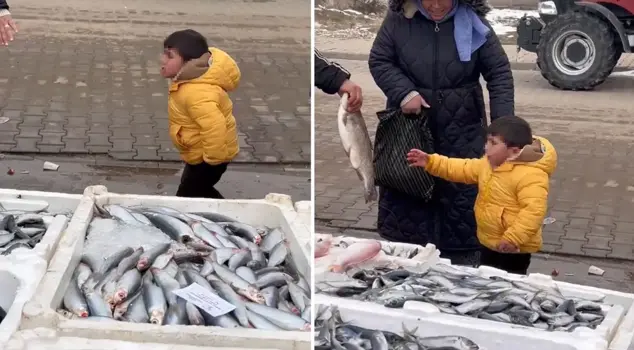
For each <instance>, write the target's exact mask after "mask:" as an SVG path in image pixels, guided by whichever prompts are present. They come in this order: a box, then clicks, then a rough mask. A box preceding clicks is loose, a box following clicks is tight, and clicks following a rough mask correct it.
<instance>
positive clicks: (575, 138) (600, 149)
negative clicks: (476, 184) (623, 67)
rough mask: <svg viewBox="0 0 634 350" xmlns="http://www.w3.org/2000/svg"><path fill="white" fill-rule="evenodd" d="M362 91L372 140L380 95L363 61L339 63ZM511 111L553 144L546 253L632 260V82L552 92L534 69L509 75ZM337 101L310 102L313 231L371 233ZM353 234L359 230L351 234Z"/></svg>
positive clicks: (372, 216)
mask: <svg viewBox="0 0 634 350" xmlns="http://www.w3.org/2000/svg"><path fill="white" fill-rule="evenodd" d="M339 63H341V64H342V65H343V66H345V67H346V68H347V69H349V70H351V71H352V77H353V80H355V81H357V82H358V83H359V84H360V85H361V86H362V87H363V88H364V95H365V102H364V111H365V117H366V121H367V123H368V128H369V129H370V134H371V136H372V138H374V130H375V128H376V118H375V117H374V116H373V113H374V112H376V111H378V110H381V109H382V108H383V107H384V103H385V98H384V96H383V94H382V93H381V91H380V90H379V89H378V87H376V85H375V84H374V82H373V80H372V78H371V76H370V74H369V72H368V71H367V63H366V62H364V61H348V60H339ZM514 77H515V84H516V85H515V88H516V113H517V114H518V115H519V116H522V117H524V118H526V119H527V120H528V121H529V122H531V124H532V126H533V128H534V131H535V133H536V134H538V135H542V136H545V137H548V138H549V139H550V140H551V141H552V142H553V143H554V145H555V146H556V147H557V151H558V154H559V166H558V169H557V172H556V173H555V175H554V177H553V179H552V187H551V193H550V202H549V208H550V209H549V215H550V216H552V217H554V218H555V219H556V221H555V223H553V224H551V225H547V226H545V228H544V247H543V251H545V252H557V253H563V254H573V255H584V256H591V257H609V258H621V259H630V260H634V250H633V249H634V164H633V163H632V161H631V159H632V156H633V155H634V143H633V142H632V141H633V139H634V117H633V114H632V113H633V112H634V106H633V105H632V104H631V100H632V89H634V77H631V76H627V75H626V74H624V73H615V74H614V75H613V76H612V77H611V78H610V79H608V81H607V82H606V83H605V84H603V85H602V86H600V87H599V88H598V89H597V90H596V91H594V92H566V91H560V90H556V89H554V88H551V87H550V86H549V85H548V83H547V82H545V81H544V80H543V79H542V77H541V75H540V74H539V73H538V72H534V71H526V70H524V71H514ZM337 104H338V98H335V97H333V96H327V95H325V94H323V93H321V92H319V93H318V94H317V95H316V101H315V114H316V115H315V124H316V126H315V128H316V129H315V138H316V139H315V158H316V159H315V169H316V170H315V199H316V204H315V211H316V214H315V215H316V220H317V227H318V231H319V230H321V229H324V228H335V229H336V230H338V231H342V232H346V233H355V234H363V233H366V232H367V231H368V230H375V228H376V212H377V208H376V204H374V205H372V206H367V205H366V204H365V203H364V201H363V196H362V187H361V184H360V182H359V180H358V178H357V176H356V174H355V173H354V171H353V170H352V168H351V167H350V165H349V161H348V159H347V158H346V156H345V154H344V152H343V149H342V146H341V141H340V139H339V136H338V131H337V124H336V110H337ZM355 230H360V231H355Z"/></svg>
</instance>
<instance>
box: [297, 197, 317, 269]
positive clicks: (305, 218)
mask: <svg viewBox="0 0 634 350" xmlns="http://www.w3.org/2000/svg"><path fill="white" fill-rule="evenodd" d="M295 211H296V212H297V215H298V216H299V218H300V220H301V222H302V223H303V225H304V226H305V228H306V230H305V232H306V233H308V234H307V235H306V236H304V237H298V238H299V239H301V240H302V241H303V242H302V245H303V246H305V247H306V249H307V250H308V253H309V259H312V256H313V255H312V253H311V251H312V246H313V236H312V234H311V233H312V232H313V226H314V220H313V205H312V202H311V201H299V202H295Z"/></svg>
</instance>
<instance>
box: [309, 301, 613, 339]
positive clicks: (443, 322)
mask: <svg viewBox="0 0 634 350" xmlns="http://www.w3.org/2000/svg"><path fill="white" fill-rule="evenodd" d="M313 305H314V306H313V307H314V309H315V313H317V312H318V310H320V308H321V307H322V306H336V307H337V308H338V309H339V311H340V313H341V316H342V319H343V321H344V322H350V323H351V324H353V325H356V326H359V327H363V328H366V329H370V330H380V331H387V332H394V333H397V334H402V330H403V325H405V326H406V327H407V329H408V330H410V331H413V330H416V334H417V335H418V336H421V337H433V336H443V335H460V336H464V337H467V338H469V339H471V340H473V341H474V342H475V343H476V344H478V345H480V347H481V348H482V349H487V350H506V349H508V348H509V347H510V344H513V349H516V350H534V349H540V350H605V349H607V346H608V343H607V341H605V340H604V339H600V338H597V337H590V338H586V337H576V338H575V337H570V334H569V333H564V332H547V331H543V330H538V329H530V328H525V327H500V324H499V323H495V322H477V321H482V320H479V319H473V320H469V322H465V320H459V319H456V318H449V317H445V316H446V315H445V314H441V313H436V312H432V313H420V312H416V313H413V312H411V311H410V312H407V313H405V312H402V310H398V309H391V308H386V307H384V306H382V305H379V304H371V303H368V302H363V301H358V300H351V299H342V298H338V297H331V296H327V295H321V294H317V295H315V296H314V299H313Z"/></svg>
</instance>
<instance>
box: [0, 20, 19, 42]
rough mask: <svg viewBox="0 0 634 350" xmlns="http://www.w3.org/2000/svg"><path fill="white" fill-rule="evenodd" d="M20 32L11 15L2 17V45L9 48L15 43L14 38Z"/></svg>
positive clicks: (0, 32) (0, 39) (0, 35)
mask: <svg viewBox="0 0 634 350" xmlns="http://www.w3.org/2000/svg"><path fill="white" fill-rule="evenodd" d="M17 32H18V26H17V25H16V24H15V22H14V21H13V18H12V17H11V15H10V14H9V15H4V16H0V45H4V46H7V45H9V42H11V41H13V36H14V35H15V33H17Z"/></svg>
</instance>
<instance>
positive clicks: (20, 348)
mask: <svg viewBox="0 0 634 350" xmlns="http://www.w3.org/2000/svg"><path fill="white" fill-rule="evenodd" d="M44 347H45V349H47V350H52V349H74V350H79V349H100V350H118V349H134V350H175V349H178V350H247V349H251V348H237V347H233V346H232V347H212V346H188V345H181V344H160V343H156V342H147V343H133V342H126V341H121V340H111V339H103V338H77V337H63V336H61V335H60V334H58V332H57V331H56V330H54V329H50V328H35V329H27V330H22V331H18V332H16V333H15V334H14V335H13V337H12V338H11V340H9V342H8V343H7V345H6V346H5V347H4V349H3V350H27V349H44ZM259 350H279V349H273V348H271V349H259Z"/></svg>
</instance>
